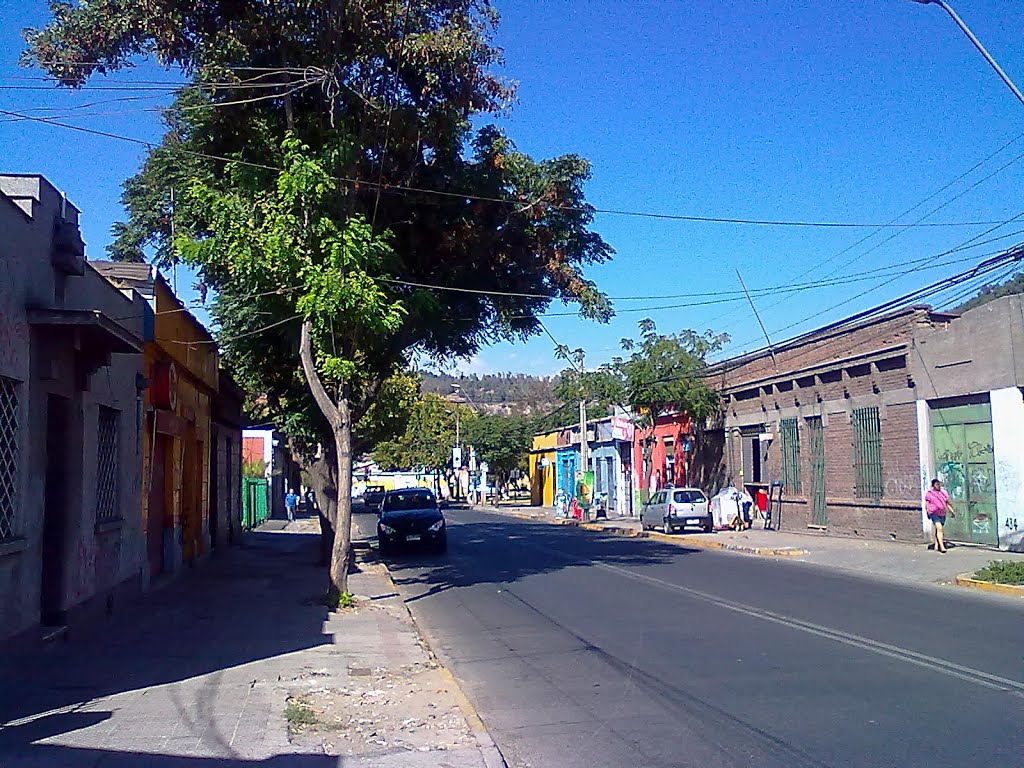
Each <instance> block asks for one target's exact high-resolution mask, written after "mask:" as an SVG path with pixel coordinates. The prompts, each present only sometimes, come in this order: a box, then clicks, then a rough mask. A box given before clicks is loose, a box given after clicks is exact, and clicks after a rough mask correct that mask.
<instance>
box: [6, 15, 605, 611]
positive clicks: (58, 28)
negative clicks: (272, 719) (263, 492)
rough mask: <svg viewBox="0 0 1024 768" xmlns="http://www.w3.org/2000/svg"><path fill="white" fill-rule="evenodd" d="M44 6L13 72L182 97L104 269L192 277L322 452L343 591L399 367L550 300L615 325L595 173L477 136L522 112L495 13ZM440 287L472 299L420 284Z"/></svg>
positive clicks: (231, 354) (335, 569)
mask: <svg viewBox="0 0 1024 768" xmlns="http://www.w3.org/2000/svg"><path fill="white" fill-rule="evenodd" d="M50 8H51V14H52V20H51V21H50V23H49V24H48V25H47V26H46V27H45V28H43V29H39V30H30V31H29V32H28V33H27V40H28V44H29V47H28V50H27V52H26V55H25V58H26V60H27V61H28V62H29V63H33V64H37V65H39V66H41V67H43V68H44V69H45V70H47V71H48V72H49V73H50V74H51V75H53V76H54V77H56V78H57V79H58V80H59V81H60V82H61V83H63V84H64V85H66V86H69V87H77V86H80V85H82V84H84V83H85V82H86V81H87V79H88V78H89V77H90V76H91V75H92V74H94V73H104V72H109V71H113V70H118V69H123V68H125V67H129V66H131V63H132V62H133V61H134V60H135V59H136V58H137V57H139V56H152V57H155V58H156V59H157V60H159V61H161V62H163V63H164V64H167V65H169V66H174V67H177V68H179V69H181V70H182V71H183V72H184V73H185V74H186V75H187V76H188V77H190V78H191V79H192V84H191V85H190V86H189V87H187V88H185V89H182V91H181V92H180V93H179V94H178V96H177V98H176V99H175V102H174V104H173V106H172V108H171V109H170V110H169V112H168V115H167V123H168V133H167V135H166V136H165V138H164V140H163V142H162V144H161V146H160V147H159V148H157V149H154V150H153V151H152V152H151V153H150V154H149V157H148V158H147V161H146V164H145V165H144V167H143V169H142V171H141V173H140V174H139V175H138V176H136V177H135V178H134V179H132V180H130V181H129V182H128V183H127V184H126V187H125V194H124V202H125V204H126V208H127V210H128V221H127V222H126V223H124V224H123V225H120V226H119V227H118V228H117V229H116V230H115V234H116V235H117V240H116V242H115V245H114V247H113V249H112V252H113V254H114V255H115V256H116V257H118V258H127V259H141V258H142V257H143V256H144V255H145V253H147V252H149V251H153V252H155V255H156V256H157V257H158V258H159V259H161V260H163V262H164V263H166V262H169V261H171V260H173V259H175V258H177V255H178V254H179V253H180V254H181V255H182V256H183V257H184V258H186V259H187V260H188V261H189V262H190V263H192V264H194V265H195V266H197V267H198V268H199V271H200V275H201V280H202V287H203V288H207V289H212V290H213V291H214V292H215V294H216V300H215V304H214V315H215V316H216V317H217V319H218V321H219V322H220V324H221V327H222V329H223V330H222V332H221V334H220V337H219V340H220V342H221V344H222V346H223V348H224V351H225V359H226V360H227V361H229V363H230V364H231V366H232V370H233V372H234V373H235V375H236V376H237V377H238V378H239V379H240V380H242V381H249V382H257V381H259V382H261V383H262V386H263V388H264V389H263V391H260V392H255V393H254V394H255V395H256V398H257V399H261V398H262V402H263V403H264V407H265V408H266V409H267V410H268V411H269V412H270V413H269V414H268V415H270V416H271V417H272V418H274V420H275V421H278V422H279V423H283V424H285V425H287V428H289V429H291V428H294V429H295V434H297V435H301V436H302V439H303V441H304V442H307V443H309V444H310V445H311V444H312V443H313V441H314V440H316V441H317V442H318V443H319V444H320V445H321V446H322V447H323V448H324V451H325V454H330V453H332V452H333V454H335V455H334V458H336V460H337V461H336V472H335V481H336V486H337V490H336V499H337V506H336V510H335V511H334V512H333V513H332V514H333V515H334V516H336V518H337V526H336V528H337V537H336V546H335V548H334V556H333V561H332V565H331V573H332V588H333V589H334V590H335V591H344V587H345V581H346V579H347V572H348V569H347V563H346V562H340V561H339V558H347V557H348V554H349V552H348V548H347V542H348V535H349V531H348V528H349V521H350V514H351V508H350V503H349V501H350V500H349V495H348V493H347V488H348V485H349V484H350V482H351V472H350V461H351V455H352V451H353V449H354V447H356V445H357V443H356V438H357V436H358V435H357V431H356V429H355V428H356V425H358V424H360V423H361V421H362V419H364V418H365V417H366V415H367V414H368V413H369V412H370V409H371V407H373V404H374V403H375V402H377V401H378V399H379V395H380V392H381V391H382V389H383V388H384V386H385V382H387V381H388V380H389V379H390V378H392V377H394V376H395V375H396V373H397V372H398V371H401V370H402V369H403V368H404V366H405V363H406V361H407V357H408V355H409V354H410V352H412V351H415V352H417V353H418V354H423V355H427V356H435V357H438V358H444V359H451V358H452V357H461V356H467V355H471V354H473V353H475V352H476V351H477V350H478V349H479V348H480V347H481V345H484V344H487V343H490V342H493V341H496V340H500V339H510V340H515V339H521V338H524V337H526V336H529V335H531V334H534V333H536V332H538V330H539V324H538V321H537V316H538V314H539V313H540V312H542V311H543V310H544V309H545V308H546V307H547V306H548V304H549V303H550V301H551V300H552V299H551V298H549V297H557V298H560V299H564V300H566V301H573V302H576V303H578V304H579V306H580V308H581V312H582V313H583V314H584V315H586V316H588V317H592V318H596V319H606V318H607V317H609V316H610V314H611V308H610V305H609V303H608V301H607V299H606V297H605V296H604V295H603V294H602V293H601V292H600V291H598V290H597V288H596V286H595V285H594V283H593V282H591V281H589V280H587V279H586V278H585V277H584V274H583V269H584V267H586V266H587V265H588V264H594V263H600V262H602V261H605V260H606V259H608V258H609V257H610V256H611V253H612V251H611V248H610V247H609V246H608V245H607V244H606V243H605V242H604V241H603V240H602V239H601V238H600V237H599V236H598V235H597V234H596V233H594V232H593V231H591V229H590V225H591V222H592V220H593V209H592V207H591V206H589V205H588V204H587V203H586V200H585V196H584V193H583V185H584V183H585V182H586V180H587V179H588V178H589V175H590V167H589V164H588V163H587V161H586V160H584V159H583V158H581V157H579V156H577V155H565V156H562V157H557V158H553V159H549V160H540V161H537V160H534V159H532V158H530V157H529V156H527V155H525V154H523V153H521V152H519V151H518V150H517V149H516V147H515V146H514V145H513V143H512V142H511V141H510V140H509V139H508V138H507V137H506V136H505V135H504V134H503V133H502V132H501V131H499V130H497V129H496V128H494V127H492V126H488V125H485V124H483V120H482V119H481V118H482V116H484V115H486V114H496V113H501V112H502V111H503V110H504V109H505V108H506V107H507V105H508V104H509V103H510V101H511V99H512V97H513V90H512V88H511V87H510V86H509V85H508V84H507V83H505V82H504V81H503V80H502V79H501V78H500V77H498V76H497V75H495V74H494V68H495V67H496V66H497V65H499V64H500V63H501V54H500V51H499V50H498V49H497V48H496V47H495V46H494V45H493V43H492V41H491V35H492V34H493V31H494V28H495V26H496V24H497V14H496V12H495V11H494V9H493V8H492V6H491V4H490V2H489V1H488V0H289V1H288V2H274V3H263V2H260V3H257V2H249V3H239V2H236V1H235V0H146V1H145V2H135V3H129V2H124V1H123V0H92V2H89V3H80V4H74V3H71V2H66V1H65V0H53V1H52V2H51V4H50ZM474 125H477V126H480V127H478V128H474ZM172 189H173V190H175V192H176V193H177V194H175V200H174V206H173V209H172V207H171V204H170V198H171V194H170V193H171V190H172ZM172 222H173V225H174V226H173V227H172ZM172 230H174V231H176V232H178V233H180V235H181V236H180V238H179V239H178V241H177V242H174V241H173V239H172ZM437 283H440V284H442V285H443V286H447V287H453V288H460V289H466V288H469V289H472V291H475V292H467V291H465V290H460V291H451V290H435V289H429V288H423V287H421V286H420V285H417V284H437ZM300 362H301V365H300ZM240 368H246V369H248V372H246V371H243V370H240ZM300 368H301V373H300ZM318 412H319V416H317V413H318Z"/></svg>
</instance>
